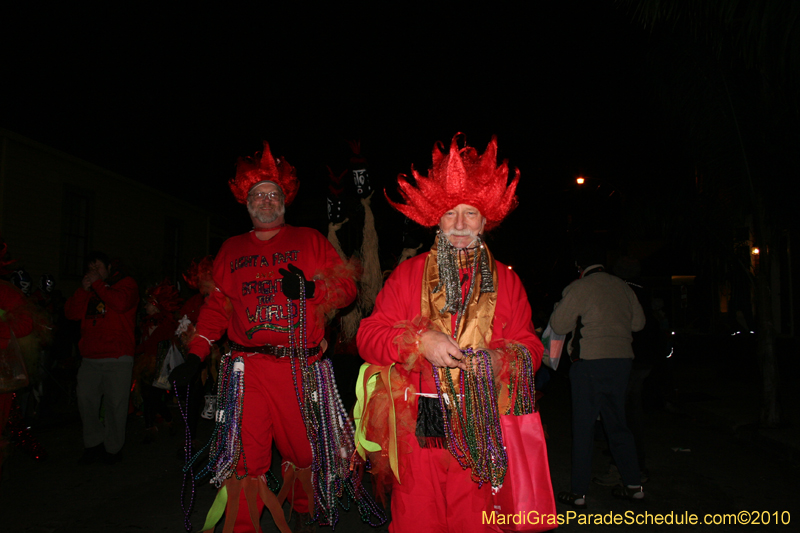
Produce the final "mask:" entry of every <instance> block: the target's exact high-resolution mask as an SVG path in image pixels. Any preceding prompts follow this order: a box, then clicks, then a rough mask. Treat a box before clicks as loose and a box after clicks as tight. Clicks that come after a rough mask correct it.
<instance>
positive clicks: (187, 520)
mask: <svg viewBox="0 0 800 533" xmlns="http://www.w3.org/2000/svg"><path fill="white" fill-rule="evenodd" d="M189 388H190V385H186V397H185V399H184V402H183V403H181V399H180V398H179V397H178V409H179V411H180V413H181V418H182V419H183V422H184V426H185V428H186V429H185V434H184V437H185V440H184V445H183V454H184V461H185V462H186V464H187V465H188V468H186V469H184V471H183V482H182V483H181V509H182V510H183V528H184V529H185V530H186V531H187V532H188V531H191V530H192V519H191V515H192V508H193V507H194V496H195V491H194V489H195V487H194V480H193V479H192V478H193V472H192V467H191V465H190V464H189V463H190V462H191V461H190V459H191V457H192V433H191V431H190V430H189V414H188V413H189ZM173 389H174V390H175V393H176V397H177V392H178V388H177V387H173ZM184 405H185V406H186V408H184ZM187 486H188V487H190V489H191V493H190V494H189V503H188V504H187V503H186V490H187Z"/></svg>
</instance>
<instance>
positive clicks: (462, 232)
mask: <svg viewBox="0 0 800 533" xmlns="http://www.w3.org/2000/svg"><path fill="white" fill-rule="evenodd" d="M442 233H443V234H444V236H445V237H449V236H450V235H455V236H457V237H477V235H475V232H474V231H472V230H471V229H455V228H453V229H451V230H450V231H443V232H442Z"/></svg>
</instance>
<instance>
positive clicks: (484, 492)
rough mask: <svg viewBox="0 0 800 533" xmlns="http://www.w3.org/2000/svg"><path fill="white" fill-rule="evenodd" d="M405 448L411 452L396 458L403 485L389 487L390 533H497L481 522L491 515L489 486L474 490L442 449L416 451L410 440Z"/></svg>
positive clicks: (464, 472) (413, 440) (466, 473)
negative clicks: (478, 532) (489, 513)
mask: <svg viewBox="0 0 800 533" xmlns="http://www.w3.org/2000/svg"><path fill="white" fill-rule="evenodd" d="M409 445H410V446H411V449H412V450H413V451H412V452H411V453H410V454H404V455H401V456H400V461H402V462H403V463H404V465H405V468H401V469H400V471H401V472H404V473H405V476H404V477H403V484H402V485H401V484H398V483H397V480H395V482H394V486H393V487H392V523H391V524H389V532H390V533H406V532H408V533H416V532H418V531H425V532H426V533H428V532H430V533H464V532H473V531H480V532H484V531H494V532H499V531H500V529H499V528H498V527H497V526H493V525H488V524H484V523H483V521H482V520H483V518H484V517H483V512H484V511H486V512H487V513H488V512H491V504H492V487H491V486H490V485H488V484H484V485H483V486H482V487H481V488H478V484H477V483H475V482H474V481H472V479H471V478H470V471H469V470H468V469H467V470H464V469H462V468H461V465H459V464H458V461H456V459H455V458H454V457H453V455H452V454H451V453H450V452H449V451H447V449H446V448H420V447H419V444H417V439H416V438H414V437H413V436H412V437H411V438H410V439H409Z"/></svg>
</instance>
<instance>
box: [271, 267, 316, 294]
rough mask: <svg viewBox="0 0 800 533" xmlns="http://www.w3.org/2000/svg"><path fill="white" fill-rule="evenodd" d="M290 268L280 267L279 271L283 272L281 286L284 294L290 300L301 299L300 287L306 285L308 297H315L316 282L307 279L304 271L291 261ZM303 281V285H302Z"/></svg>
mask: <svg viewBox="0 0 800 533" xmlns="http://www.w3.org/2000/svg"><path fill="white" fill-rule="evenodd" d="M288 266H289V270H286V269H283V268H281V269H278V272H280V273H281V274H283V281H281V288H282V289H283V294H285V295H286V297H287V298H289V299H290V300H299V299H300V288H301V287H305V293H306V298H313V297H314V288H315V285H314V282H313V281H309V280H307V279H306V275H305V274H303V271H302V270H300V269H299V268H297V267H296V266H294V265H293V264H291V263H289V265H288ZM301 283H302V285H301Z"/></svg>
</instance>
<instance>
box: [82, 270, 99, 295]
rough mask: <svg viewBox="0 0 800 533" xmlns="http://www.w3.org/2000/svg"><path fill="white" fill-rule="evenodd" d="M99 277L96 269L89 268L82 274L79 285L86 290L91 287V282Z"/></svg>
mask: <svg viewBox="0 0 800 533" xmlns="http://www.w3.org/2000/svg"><path fill="white" fill-rule="evenodd" d="M98 279H100V274H98V273H97V271H96V270H90V271H89V272H87V273H86V275H85V276H83V280H81V285H82V286H83V290H85V291H88V290H89V289H91V288H92V283H94V282H95V281H97V280H98Z"/></svg>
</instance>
